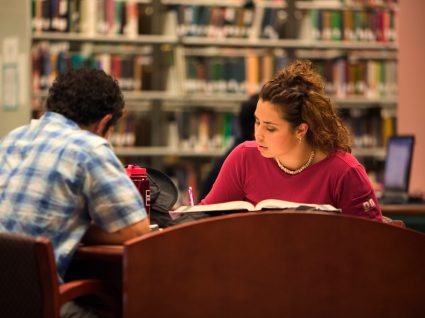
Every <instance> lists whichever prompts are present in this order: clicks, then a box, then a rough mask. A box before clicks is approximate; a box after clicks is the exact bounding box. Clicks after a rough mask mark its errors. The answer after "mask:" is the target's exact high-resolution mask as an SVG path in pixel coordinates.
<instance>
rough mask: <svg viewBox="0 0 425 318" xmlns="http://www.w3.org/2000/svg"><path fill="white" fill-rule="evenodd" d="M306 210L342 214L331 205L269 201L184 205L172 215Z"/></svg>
mask: <svg viewBox="0 0 425 318" xmlns="http://www.w3.org/2000/svg"><path fill="white" fill-rule="evenodd" d="M288 209H291V210H306V211H328V212H337V213H340V212H341V210H340V209H337V208H335V207H333V206H332V205H330V204H307V203H296V202H290V201H283V200H276V199H267V200H263V201H260V202H258V203H257V204H256V205H253V204H252V203H250V202H247V201H230V202H223V203H216V204H205V205H194V206H186V205H183V206H181V207H179V208H177V209H176V210H174V211H172V212H170V213H193V212H218V211H261V210H288Z"/></svg>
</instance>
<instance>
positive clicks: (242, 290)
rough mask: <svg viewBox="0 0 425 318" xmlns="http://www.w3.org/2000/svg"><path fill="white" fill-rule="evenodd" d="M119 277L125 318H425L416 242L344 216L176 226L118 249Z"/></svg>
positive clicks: (238, 217) (422, 263)
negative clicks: (121, 258) (121, 263)
mask: <svg viewBox="0 0 425 318" xmlns="http://www.w3.org/2000/svg"><path fill="white" fill-rule="evenodd" d="M123 272H124V282H123V286H124V301H125V304H124V317H126V318H128V317H138V314H140V313H143V315H144V316H146V317H186V318H187V317H245V318H246V317H422V316H423V314H424V313H425V301H424V299H423V297H424V295H425V234H422V233H419V232H416V231H413V230H409V229H404V228H400V227H396V226H392V225H388V224H384V223H379V222H376V221H371V220H367V219H362V218H357V217H350V216H343V215H333V214H332V215H331V214H327V213H314V212H312V213H307V212H292V213H290V212H286V213H285V212H284V213H282V212H261V213H240V214H232V215H226V216H219V217H214V218H210V219H204V220H199V221H196V222H192V223H187V224H182V225H178V226H175V227H171V228H167V229H165V230H163V231H161V232H156V233H151V234H148V235H146V236H144V237H141V238H138V239H134V240H131V241H128V242H126V245H125V247H124V269H123ZM131 291H133V292H131ZM134 291H135V292H134Z"/></svg>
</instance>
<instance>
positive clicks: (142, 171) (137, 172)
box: [125, 165, 151, 216]
mask: <svg viewBox="0 0 425 318" xmlns="http://www.w3.org/2000/svg"><path fill="white" fill-rule="evenodd" d="M125 170H126V172H127V175H128V176H129V177H130V178H131V180H133V182H134V184H135V185H136V188H137V189H138V190H139V192H140V195H141V196H142V198H143V201H144V202H145V209H146V213H147V214H148V216H149V215H150V212H151V190H150V185H149V178H148V175H147V174H146V168H141V167H139V166H138V165H128V166H127V167H126V168H125Z"/></svg>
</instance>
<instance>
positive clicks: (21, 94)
mask: <svg viewBox="0 0 425 318" xmlns="http://www.w3.org/2000/svg"><path fill="white" fill-rule="evenodd" d="M30 4H31V2H30V1H27V0H25V1H10V0H0V60H1V61H2V64H0V85H1V86H0V138H2V137H3V136H4V135H6V134H7V133H8V132H9V131H10V130H12V129H13V128H15V127H17V126H20V125H23V124H26V123H28V122H29V120H30V117H31V113H30V89H29V85H30V74H31V73H30V63H31V54H30V52H31V49H30V45H31V42H30V36H31V27H30V21H31V20H30V7H31V6H30ZM17 21H19V22H18V23H17ZM6 37H15V38H18V42H19V44H18V55H17V57H16V58H17V62H18V63H17V64H18V68H17V71H18V73H17V75H18V94H17V96H18V104H17V107H16V109H15V110H5V109H4V107H3V98H2V91H3V86H4V80H5V79H4V78H3V76H1V75H2V74H3V61H4V57H3V55H4V54H3V44H4V41H3V40H4V39H5V38H6Z"/></svg>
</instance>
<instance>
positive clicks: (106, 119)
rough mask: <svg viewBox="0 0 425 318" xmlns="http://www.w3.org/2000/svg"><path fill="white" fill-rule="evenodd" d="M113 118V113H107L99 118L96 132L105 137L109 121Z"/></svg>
mask: <svg viewBox="0 0 425 318" xmlns="http://www.w3.org/2000/svg"><path fill="white" fill-rule="evenodd" d="M111 119H112V114H107V115H105V116H103V117H102V119H101V120H99V121H98V122H97V124H96V126H95V131H94V132H95V134H97V135H99V136H102V137H105V135H106V134H107V131H105V128H106V127H108V123H109V122H110V121H111Z"/></svg>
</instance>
